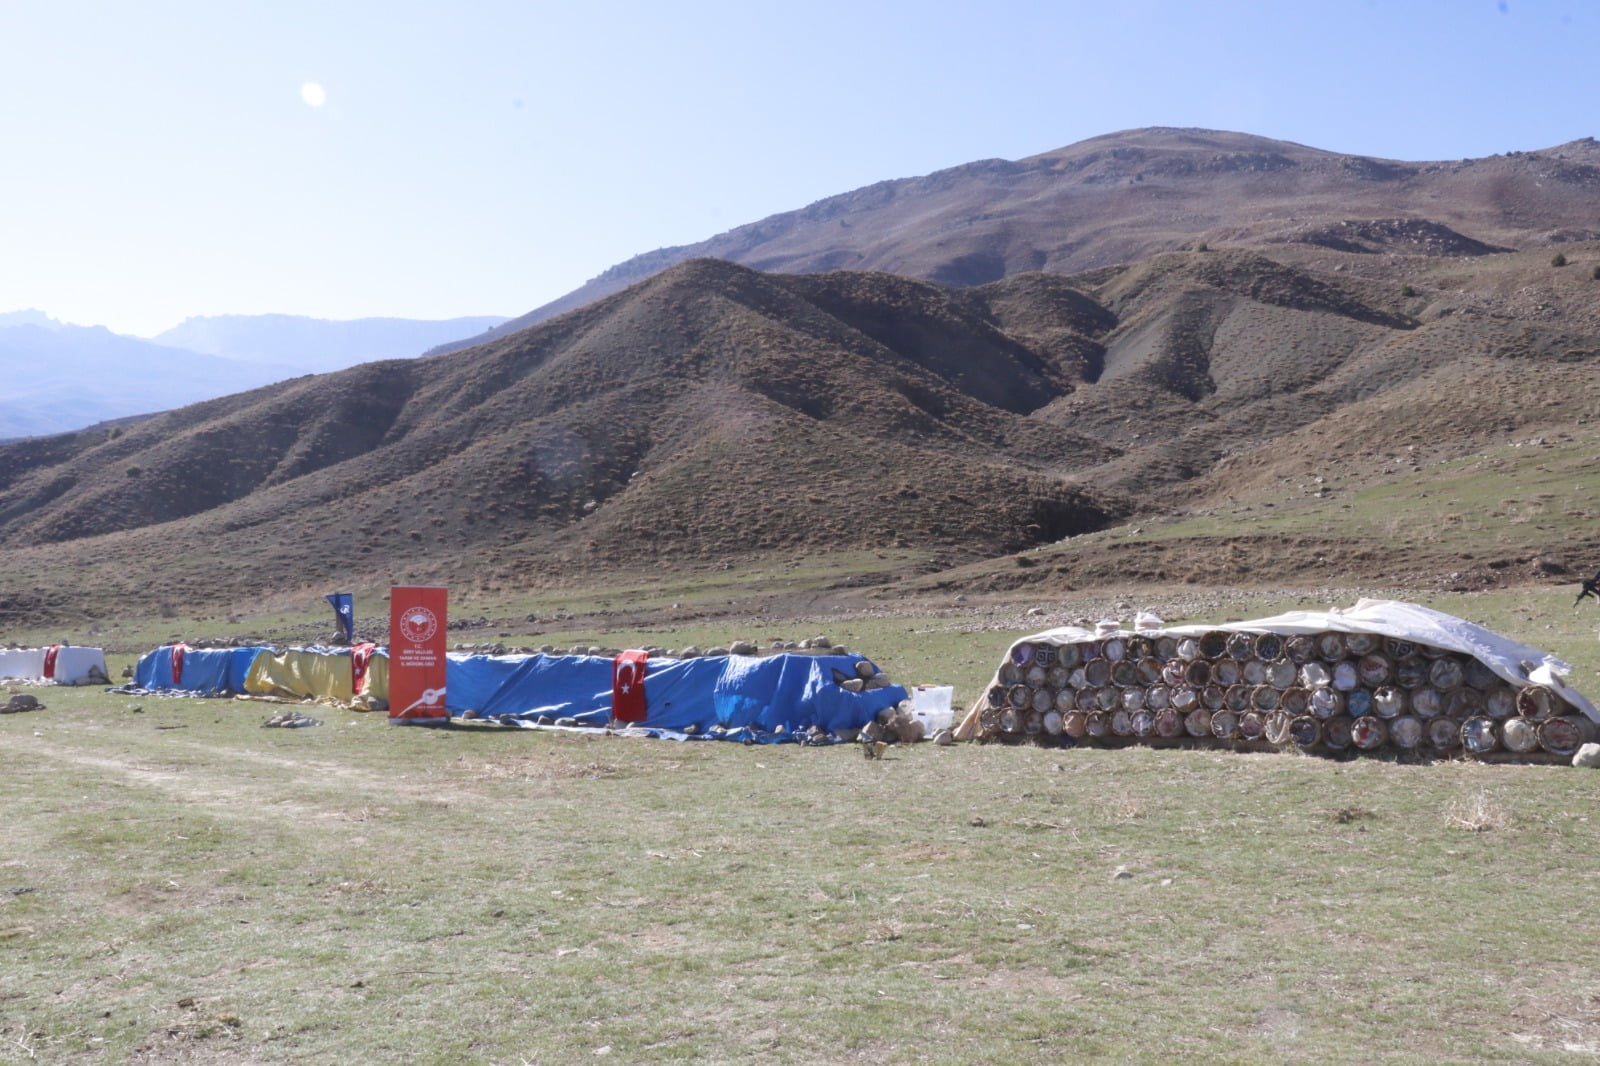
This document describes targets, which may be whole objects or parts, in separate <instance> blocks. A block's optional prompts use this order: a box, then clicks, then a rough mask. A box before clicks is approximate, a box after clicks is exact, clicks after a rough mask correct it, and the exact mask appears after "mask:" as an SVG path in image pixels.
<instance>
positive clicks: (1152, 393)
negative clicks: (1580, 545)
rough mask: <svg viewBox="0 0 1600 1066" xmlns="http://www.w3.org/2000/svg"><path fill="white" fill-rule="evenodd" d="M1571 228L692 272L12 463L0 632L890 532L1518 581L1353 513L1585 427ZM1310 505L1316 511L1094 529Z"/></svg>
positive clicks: (14, 453) (1584, 290) (1157, 574)
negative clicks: (1223, 531)
mask: <svg viewBox="0 0 1600 1066" xmlns="http://www.w3.org/2000/svg"><path fill="white" fill-rule="evenodd" d="M1263 165H1264V164H1263ZM1564 247H1565V248H1566V252H1567V255H1568V258H1569V260H1570V264H1569V265H1568V266H1566V267H1563V268H1555V267H1552V266H1551V264H1550V261H1549V256H1548V255H1547V254H1546V252H1545V250H1543V249H1541V250H1539V251H1538V252H1533V253H1497V254H1492V255H1486V256H1475V257H1465V258H1462V257H1448V256H1446V257H1441V256H1433V255H1428V254H1415V255H1408V256H1403V255H1399V254H1394V255H1391V254H1388V253H1385V254H1382V255H1378V254H1374V253H1372V252H1371V251H1365V250H1357V251H1341V250H1338V249H1334V248H1330V247H1327V246H1324V245H1308V244H1304V243H1301V244H1293V243H1283V244H1278V245H1275V246H1273V247H1272V248H1270V249H1269V248H1266V247H1265V246H1263V247H1262V248H1258V249H1251V248H1227V247H1222V248H1217V249H1215V250H1211V251H1203V252H1202V251H1188V252H1174V253H1165V254H1162V255H1159V256H1155V257H1152V258H1150V259H1147V260H1143V261H1140V262H1136V263H1132V264H1126V265H1120V266H1114V267H1106V268H1101V269H1098V270H1094V271H1089V272H1086V273H1083V274H1079V275H1076V276H1072V277H1063V276H1060V275H1052V274H1044V273H1035V274H1021V275H1016V276H1013V277H1008V278H1006V279H1003V280H1001V281H997V282H993V283H990V284H987V285H982V286H977V287H970V288H961V289H951V288H944V287H941V286H938V285H934V284H931V283H928V282H922V281H915V280H911V279H907V278H904V277H895V276H890V275H884V274H873V273H861V272H835V273H830V274H818V275H806V276H794V275H774V274H762V273H758V272H756V271H753V270H750V269H747V268H744V267H741V266H737V265H734V264H731V263H727V262H722V261H716V260H695V261H692V262H688V263H684V264H680V265H678V266H676V267H673V268H672V269H669V270H667V271H665V272H663V273H661V274H659V275H656V276H654V277H652V278H650V279H647V280H646V281H644V282H641V283H639V284H637V285H635V286H633V287H632V288H630V289H628V290H626V291H625V292H622V293H618V294H616V295H614V296H611V297H607V298H605V299H603V300H600V301H598V302H596V303H594V304H592V305H590V306H588V307H585V308H583V309H581V310H579V311H577V312H574V313H572V314H569V315H565V316H562V317H561V318H558V319H555V320H552V321H550V322H547V323H544V324H542V325H540V326H537V327H535V328H532V329H529V330H526V331H523V332H521V333H518V334H516V335H513V336H510V337H506V338H502V339H500V340H498V341H495V342H493V343H491V344H487V345H483V346H480V347H478V348H474V349H470V350H466V351H461V352H456V353H451V354H448V355H443V356H438V357H434V358H428V359H422V360H413V361H400V362H389V363H376V364H371V365H368V366H364V367H357V368H353V369H351V370H347V371H342V372H340V373H336V374H330V375H324V376H320V377H307V378H301V379H297V380H295V381H292V382H287V383H284V384H282V385H279V386H274V387H270V388H266V389H261V390H257V391H255V392H252V393H246V394H241V395H239V396H233V397H228V398H225V399H223V400H218V401H214V402H211V403H206V404H199V405H195V406H193V407H189V408H185V409H182V410H179V411H174V412H170V413H168V414H165V415H161V416H157V417H155V418H152V419H150V420H148V421H146V422H143V423H140V424H138V425H135V426H130V427H123V428H121V429H109V430H98V431H85V432H82V433H77V434H69V435H65V436H63V437H57V438H46V439H41V440H34V441H23V442H19V443H16V444H13V445H9V446H5V447H0V590H3V591H0V619H6V620H9V621H12V622H23V621H26V622H29V623H38V622H40V621H41V620H46V619H50V618H57V617H61V618H68V617H77V616H80V615H81V614H83V613H86V612H94V611H96V610H109V609H114V605H115V604H116V602H117V601H119V600H121V599H125V598H141V599H144V600H149V599H151V598H154V599H155V600H157V601H158V602H163V603H170V604H179V603H183V604H212V605H226V604H229V603H234V602H237V601H239V600H240V599H242V598H245V597H251V596H254V595H256V594H258V593H260V592H262V591H264V590H275V591H279V592H286V591H289V592H292V591H295V590H309V591H314V590H316V589H319V588H322V587H324V586H325V585H326V584H327V583H328V582H338V583H341V584H362V583H367V584H370V585H383V584H386V583H388V582H390V581H438V582H444V583H448V584H452V585H454V586H457V587H482V588H494V587H532V586H541V585H544V584H547V583H551V582H558V581H562V580H565V579H568V578H570V577H571V576H572V575H574V574H585V575H597V574H607V573H617V574H620V573H624V572H630V571H634V570H637V569H638V568H641V567H653V566H658V565H669V564H670V565H674V566H716V565H720V564H721V563H722V562H723V561H725V560H727V559H728V558H729V557H730V556H738V557H743V556H748V555H750V554H752V553H755V554H762V553H774V554H790V555H792V554H795V553H801V552H804V553H808V554H809V553H816V552H824V553H826V552H831V551H857V550H861V549H868V550H874V549H876V550H886V549H891V548H901V549H904V550H905V552H906V553H907V554H906V557H908V558H914V559H922V560H927V561H928V562H927V565H928V566H929V567H934V566H937V567H949V566H961V565H965V566H967V567H969V568H973V567H975V568H976V569H968V570H958V571H955V572H954V573H955V574H956V575H958V576H956V577H952V578H949V579H946V580H959V581H971V582H973V583H974V587H986V586H987V587H1006V586H1007V582H1015V581H1017V580H1020V578H1019V577H1018V573H1019V572H1020V569H1019V568H1021V563H1018V564H1017V567H1015V568H1014V567H1012V564H1011V563H1009V562H1008V561H1007V560H1009V559H1010V558H1012V553H1017V552H1021V551H1033V550H1038V551H1048V552H1054V553H1060V552H1063V551H1065V552H1068V553H1069V554H1068V555H1066V556H1062V561H1061V562H1060V563H1059V564H1054V565H1052V566H1048V567H1043V568H1026V569H1028V571H1029V573H1028V579H1029V580H1032V581H1035V582H1037V581H1039V579H1040V578H1041V576H1045V577H1047V580H1046V581H1045V583H1044V584H1043V585H1041V586H1040V587H1041V588H1049V587H1050V582H1055V583H1056V584H1057V585H1061V586H1068V587H1070V586H1073V585H1077V586H1081V585H1082V584H1084V583H1085V582H1091V581H1099V582H1113V583H1114V582H1116V581H1118V580H1123V579H1133V578H1136V577H1138V576H1139V575H1141V574H1143V575H1146V576H1147V577H1150V578H1152V579H1155V580H1162V579H1164V578H1163V577H1162V575H1166V579H1172V578H1178V579H1182V580H1205V581H1218V580H1243V579H1246V577H1247V576H1254V577H1263V576H1269V575H1274V574H1276V575H1279V576H1282V575H1295V576H1298V577H1305V576H1307V575H1314V574H1318V573H1321V574H1324V575H1330V576H1337V577H1339V578H1342V579H1348V578H1351V577H1352V576H1361V575H1364V576H1365V577H1367V578H1370V579H1373V580H1381V579H1383V578H1384V577H1386V576H1388V575H1392V574H1393V573H1395V572H1396V571H1397V569H1398V568H1404V570H1405V572H1407V573H1428V572H1433V571H1440V572H1446V573H1448V572H1453V571H1458V570H1461V569H1464V568H1468V567H1474V566H1476V567H1479V568H1480V569H1481V570H1482V572H1484V573H1486V574H1493V575H1506V576H1509V575H1510V574H1512V573H1516V572H1522V571H1518V570H1516V569H1514V568H1507V566H1506V563H1505V561H1504V560H1505V559H1506V558H1512V559H1518V558H1521V559H1526V558H1528V556H1527V555H1526V554H1522V555H1518V554H1517V553H1527V552H1529V551H1532V550H1534V549H1533V548H1530V547H1528V546H1527V545H1529V544H1530V543H1532V541H1531V539H1530V538H1536V537H1537V535H1538V530H1537V529H1536V528H1535V527H1534V526H1532V525H1531V524H1530V525H1526V526H1525V527H1524V528H1522V529H1519V530H1516V531H1514V532H1516V533H1517V534H1518V536H1519V537H1520V538H1521V539H1519V540H1512V539H1508V540H1504V542H1503V543H1501V542H1499V541H1497V542H1496V543H1495V545H1494V548H1493V551H1494V552H1495V553H1497V557H1496V558H1477V557H1476V556H1475V555H1474V552H1475V551H1476V549H1472V550H1469V551H1467V552H1466V553H1465V554H1466V555H1467V558H1465V559H1463V558H1461V556H1462V554H1463V552H1462V550H1461V548H1460V547H1459V546H1457V545H1454V544H1447V543H1445V542H1444V541H1442V540H1440V539H1439V538H1438V537H1431V538H1430V537H1427V536H1423V535H1421V533H1417V534H1416V535H1414V536H1412V538H1411V539H1410V540H1407V541H1405V543H1406V551H1405V552H1404V553H1403V558H1400V557H1397V555H1396V553H1395V552H1394V551H1393V550H1392V547H1393V545H1392V544H1391V545H1389V548H1387V549H1386V548H1385V547H1383V546H1380V543H1379V542H1380V541H1384V540H1390V541H1392V540H1393V539H1394V538H1395V537H1397V536H1398V533H1397V532H1396V530H1397V529H1398V528H1399V527H1397V526H1395V525H1394V521H1392V520H1391V521H1387V523H1386V524H1385V523H1383V522H1380V523H1379V524H1378V525H1377V526H1374V525H1371V524H1369V525H1368V526H1367V527H1364V528H1358V527H1352V528H1341V529H1340V530H1339V531H1337V532H1335V531H1334V528H1333V525H1332V519H1334V518H1338V517H1340V515H1342V514H1343V513H1344V511H1343V510H1339V509H1344V510H1349V509H1350V508H1351V507H1353V506H1354V504H1352V503H1351V502H1350V500H1351V499H1354V496H1353V495H1348V494H1359V493H1360V492H1363V491H1367V490H1369V489H1372V488H1373V487H1374V486H1376V487H1381V486H1383V485H1385V484H1386V483H1388V482H1396V483H1397V484H1399V483H1400V482H1403V481H1404V480H1405V479H1407V478H1414V477H1417V476H1419V475H1420V474H1421V473H1424V472H1426V471H1427V470H1429V469H1432V468H1433V467H1434V466H1435V465H1437V464H1440V463H1447V462H1453V461H1467V460H1472V458H1473V456H1475V455H1477V454H1478V453H1480V452H1481V451H1483V450H1485V449H1490V448H1495V447H1501V446H1504V445H1506V444H1507V443H1508V442H1516V441H1520V440H1523V439H1525V438H1527V437H1528V436H1529V435H1530V434H1539V435H1541V437H1552V436H1553V437H1554V438H1557V439H1571V440H1573V441H1577V442H1580V443H1581V442H1582V441H1585V440H1592V439H1594V438H1593V431H1592V429H1590V428H1588V427H1590V426H1591V424H1600V395H1596V394H1593V393H1592V392H1591V391H1590V390H1589V389H1588V388H1587V387H1586V385H1587V381H1588V379H1589V378H1590V377H1592V374H1593V369H1594V367H1595V365H1596V361H1597V360H1600V321H1597V317H1596V310H1595V308H1596V306H1597V305H1596V301H1595V300H1594V294H1595V293H1596V292H1597V291H1600V282H1597V281H1595V280H1594V279H1593V277H1592V271H1593V268H1594V266H1595V265H1596V264H1597V263H1600V244H1595V243H1588V244H1579V243H1568V244H1566V245H1565V246H1564ZM1596 443H1600V441H1597V442H1596ZM1408 484H1409V483H1408ZM1569 487H1570V486H1569ZM1395 491H1396V492H1402V493H1403V492H1410V493H1411V494H1412V496H1413V498H1414V497H1415V496H1416V494H1417V493H1421V494H1422V495H1423V496H1425V495H1426V494H1427V490H1426V489H1425V488H1422V487H1420V483H1419V484H1418V485H1413V486H1412V487H1411V488H1397V489H1395ZM1285 493H1287V494H1288V496H1287V497H1286V496H1285ZM1341 494H1346V495H1341ZM1290 497H1292V500H1290V502H1291V503H1294V505H1295V506H1301V505H1304V506H1306V507H1310V508H1311V509H1312V511H1313V512H1314V511H1315V508H1317V507H1324V506H1325V507H1328V508H1330V510H1329V512H1328V513H1329V519H1330V521H1329V523H1320V524H1319V523H1316V522H1311V523H1310V525H1309V526H1308V527H1306V528H1304V529H1302V530H1301V531H1299V532H1289V533H1273V534H1270V535H1269V534H1267V533H1266V532H1263V533H1261V534H1259V537H1260V538H1261V539H1259V540H1256V539H1254V538H1256V537H1257V534H1254V533H1245V534H1229V535H1228V536H1227V537H1226V538H1224V541H1225V543H1226V544H1227V545H1228V546H1227V547H1226V548H1219V547H1218V546H1217V545H1218V543H1223V542H1221V541H1216V540H1215V539H1214V538H1213V539H1209V540H1208V539H1207V538H1206V537H1204V536H1200V537H1192V538H1190V539H1189V540H1187V541H1183V542H1174V543H1171V544H1166V545H1145V546H1141V545H1140V544H1136V543H1132V542H1129V543H1124V542H1122V541H1120V540H1115V539H1114V540H1112V541H1103V540H1102V539H1101V538H1100V537H1098V536H1088V537H1085V536H1082V535H1083V534H1091V533H1094V531H1096V530H1103V529H1107V528H1108V527H1110V526H1112V525H1114V524H1116V523H1118V522H1120V521H1121V520H1122V519H1124V518H1128V519H1132V523H1131V524H1137V523H1139V522H1150V521H1154V520H1157V519H1161V518H1162V516H1171V515H1174V514H1191V515H1198V516H1205V515H1211V516H1214V519H1215V520H1216V521H1233V519H1232V518H1230V517H1229V516H1232V515H1235V514H1238V513H1241V512H1240V510H1239V509H1240V508H1243V509H1244V510H1243V512H1242V513H1243V514H1245V515H1246V516H1249V515H1255V514H1267V513H1272V512H1271V511H1263V510H1262V508H1274V509H1277V510H1281V508H1282V507H1284V506H1288V504H1285V503H1284V502H1283V501H1284V500H1285V499H1288V498H1290ZM1244 501H1255V502H1254V503H1253V504H1251V503H1246V502H1244ZM1274 501H1277V503H1276V504H1275V503H1274ZM1296 501H1297V502H1296ZM1540 506H1541V507H1542V508H1545V509H1546V510H1549V509H1552V508H1559V507H1561V506H1563V505H1562V504H1559V503H1557V504H1549V503H1543V502H1541V503H1540ZM1564 506H1565V509H1566V511H1568V512H1572V513H1576V514H1578V515H1582V514H1584V513H1586V512H1585V511H1583V510H1582V509H1581V507H1582V506H1583V504H1582V503H1581V501H1574V502H1573V503H1571V504H1567V505H1564ZM1518 513H1519V514H1520V513H1522V512H1520V511H1519V512H1518ZM1239 521H1243V522H1245V523H1246V524H1248V523H1249V521H1250V518H1249V517H1245V518H1242V519H1239ZM1324 525H1325V526H1326V529H1323V526H1324ZM1319 530H1321V531H1320V532H1319ZM1396 543H1398V541H1397V542H1396ZM1584 543H1587V542H1584ZM1518 545H1522V546H1520V547H1519V546H1518ZM1469 547H1470V546H1469ZM1507 553H1510V554H1509V555H1508V554H1507ZM1016 558H1017V559H1019V560H1021V559H1023V558H1024V557H1023V556H1016ZM996 559H998V560H999V562H998V563H994V562H992V561H993V560H996ZM1491 564H1493V566H1491ZM1518 565H1521V564H1518ZM986 567H987V568H989V569H988V570H986V569H985V568H986ZM995 567H999V569H994V568H995ZM962 574H965V575H967V576H965V577H961V576H959V575H962Z"/></svg>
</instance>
